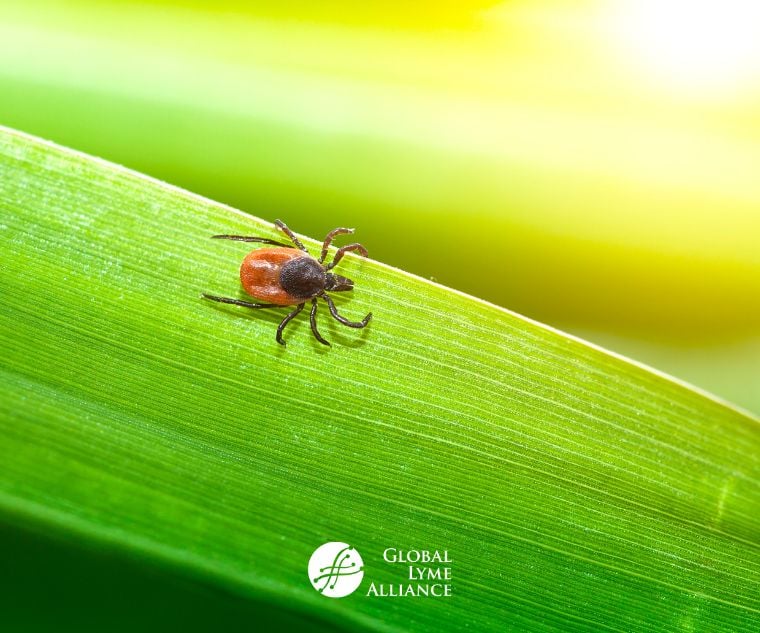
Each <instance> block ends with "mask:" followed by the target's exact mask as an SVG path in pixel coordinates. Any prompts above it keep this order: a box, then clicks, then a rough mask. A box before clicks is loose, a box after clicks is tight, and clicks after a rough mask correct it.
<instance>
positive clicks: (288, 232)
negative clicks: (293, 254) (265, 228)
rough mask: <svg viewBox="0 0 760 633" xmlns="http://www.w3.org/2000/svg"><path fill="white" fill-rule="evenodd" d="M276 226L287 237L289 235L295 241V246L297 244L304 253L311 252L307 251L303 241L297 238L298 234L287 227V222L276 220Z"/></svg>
mask: <svg viewBox="0 0 760 633" xmlns="http://www.w3.org/2000/svg"><path fill="white" fill-rule="evenodd" d="M274 225H275V226H276V227H277V228H278V229H280V230H281V231H282V232H283V233H285V235H287V236H288V237H289V238H290V239H291V240H293V244H295V245H296V246H297V247H298V248H300V249H301V250H302V251H303V252H304V253H308V252H309V251H307V250H306V247H305V246H304V245H303V244H301V240H299V239H298V238H297V237H296V234H295V233H293V231H291V230H290V229H289V228H288V227H287V226H285V222H283V221H282V220H275V221H274Z"/></svg>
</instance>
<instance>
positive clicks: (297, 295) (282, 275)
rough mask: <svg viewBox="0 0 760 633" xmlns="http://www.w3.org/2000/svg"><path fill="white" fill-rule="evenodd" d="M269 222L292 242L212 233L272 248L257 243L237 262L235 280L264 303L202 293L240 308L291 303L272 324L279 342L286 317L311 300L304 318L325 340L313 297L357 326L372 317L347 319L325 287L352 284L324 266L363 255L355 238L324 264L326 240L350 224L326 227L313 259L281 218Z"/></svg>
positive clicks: (288, 319)
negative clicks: (276, 323)
mask: <svg viewBox="0 0 760 633" xmlns="http://www.w3.org/2000/svg"><path fill="white" fill-rule="evenodd" d="M274 225H275V226H276V227H277V228H278V229H279V230H280V231H282V232H283V233H285V235H287V236H288V237H289V238H290V240H291V241H292V242H293V245H290V244H283V243H282V242H277V241H275V240H270V239H267V238H265V237H246V236H243V235H213V236H212V237H213V238H214V239H217V240H234V241H236V242H259V243H261V244H270V245H272V246H273V247H274V248H259V249H257V250H255V251H251V252H250V253H248V255H246V256H245V259H244V260H243V263H242V264H241V265H240V282H241V283H242V284H243V289H244V290H245V291H246V292H247V293H248V294H249V295H251V296H252V297H255V298H256V299H260V300H261V301H266V302H267V303H252V302H250V301H241V300H240V299H231V298H229V297H216V296H214V295H209V294H206V293H203V295H202V297H203V298H204V299H210V300H211V301H218V302H219V303H231V304H232V305H236V306H243V307H244V308H253V309H255V310H258V309H260V308H282V307H285V306H296V309H295V310H293V311H292V312H290V313H289V314H288V315H287V316H286V317H285V318H284V319H283V320H282V322H281V323H280V325H279V326H278V327H277V342H278V343H279V344H280V345H285V341H284V340H283V338H282V333H283V331H284V330H285V327H286V326H287V325H288V323H290V322H291V321H292V320H293V319H294V318H295V317H296V316H297V315H298V314H299V313H300V312H301V311H302V310H303V309H304V307H305V306H306V303H307V302H308V301H311V314H310V316H309V321H310V323H311V331H312V332H313V333H314V338H316V339H317V340H318V341H319V342H320V343H322V344H323V345H329V344H330V343H329V342H328V341H326V340H325V339H324V338H323V337H322V335H321V334H320V333H319V330H318V329H317V307H318V304H319V299H323V300H324V301H325V302H326V303H327V307H328V308H329V310H330V314H331V315H332V316H333V318H334V319H335V320H336V321H338V322H340V323H342V324H343V325H346V326H348V327H353V328H363V327H365V326H366V325H367V323H369V320H370V319H371V318H372V313H371V312H370V313H369V314H368V315H367V316H365V317H364V318H363V319H362V320H361V321H358V322H356V321H349V320H348V319H346V318H345V317H343V316H341V315H340V314H338V310H337V308H336V307H335V303H333V300H332V299H331V298H330V295H328V294H327V292H328V291H330V292H344V291H346V290H351V289H353V287H354V282H353V281H351V280H350V279H348V278H346V277H341V276H340V275H336V274H334V273H332V272H330V271H331V270H332V269H333V268H335V266H337V265H338V263H339V262H340V260H341V259H343V255H345V254H346V253H348V252H350V251H357V252H358V253H359V254H361V255H362V256H363V257H366V256H367V249H366V248H364V247H363V246H362V245H361V244H348V245H346V246H341V247H340V248H339V249H338V250H337V252H336V253H335V257H333V260H332V261H331V262H330V263H329V264H325V263H324V262H325V258H326V257H327V251H328V249H329V248H330V244H331V243H332V241H333V240H334V239H335V238H336V237H337V236H338V235H346V234H350V233H353V232H354V229H345V228H338V229H333V230H332V231H330V232H329V233H328V234H327V236H326V237H325V241H324V242H323V243H322V252H321V254H320V256H319V259H315V258H314V257H312V256H311V255H310V254H309V251H308V250H306V247H305V246H304V245H303V244H302V243H301V241H300V240H299V239H298V238H297V237H296V236H295V234H294V233H293V231H291V230H290V229H289V228H288V227H287V226H285V224H284V223H283V222H282V221H281V220H275V223H274Z"/></svg>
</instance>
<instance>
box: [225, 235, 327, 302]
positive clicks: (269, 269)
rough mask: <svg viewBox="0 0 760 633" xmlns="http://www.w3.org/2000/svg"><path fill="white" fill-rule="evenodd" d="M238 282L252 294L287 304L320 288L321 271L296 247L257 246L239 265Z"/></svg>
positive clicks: (319, 266) (311, 259) (310, 258)
mask: <svg viewBox="0 0 760 633" xmlns="http://www.w3.org/2000/svg"><path fill="white" fill-rule="evenodd" d="M240 282H241V283H242V284H243V289H244V290H245V291H246V292H247V293H248V294H249V295H251V296H252V297H255V298H256V299H260V300H261V301H265V302H267V303H273V304H275V305H280V306H287V305H293V304H296V303H303V302H304V301H306V300H307V299H310V298H311V297H313V296H314V295H316V294H317V293H318V292H319V291H320V290H323V289H324V287H325V273H324V269H323V268H322V266H321V265H320V264H319V262H318V261H316V260H315V259H314V258H313V257H311V256H309V255H307V254H305V253H304V252H303V251H300V250H298V249H295V248H260V249H258V250H255V251H251V252H250V253H248V255H246V257H245V259H244V260H243V263H242V264H241V265H240Z"/></svg>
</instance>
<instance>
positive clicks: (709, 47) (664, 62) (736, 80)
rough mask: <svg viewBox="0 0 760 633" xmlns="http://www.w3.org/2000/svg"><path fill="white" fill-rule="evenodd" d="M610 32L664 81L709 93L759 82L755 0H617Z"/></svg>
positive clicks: (759, 13)
mask: <svg viewBox="0 0 760 633" xmlns="http://www.w3.org/2000/svg"><path fill="white" fill-rule="evenodd" d="M614 22H615V24H614V26H613V31H614V36H615V37H616V38H618V41H619V42H622V43H623V45H624V46H625V47H626V49H627V51H628V53H627V54H628V55H629V56H631V55H632V56H633V57H634V59H635V61H636V62H637V63H639V64H642V65H643V66H645V67H646V69H647V71H648V72H649V73H653V74H655V75H657V76H659V78H660V80H664V81H665V82H667V83H668V84H669V85H671V86H674V87H679V88H684V89H688V90H690V91H691V90H697V91H700V92H705V93H708V94H709V93H711V92H716V91H718V92H719V91H729V92H733V91H734V90H742V89H744V88H747V87H748V86H750V85H752V86H753V87H758V84H759V83H760V81H759V80H760V0H622V1H621V3H620V4H619V5H618V6H617V10H616V11H615V15H614Z"/></svg>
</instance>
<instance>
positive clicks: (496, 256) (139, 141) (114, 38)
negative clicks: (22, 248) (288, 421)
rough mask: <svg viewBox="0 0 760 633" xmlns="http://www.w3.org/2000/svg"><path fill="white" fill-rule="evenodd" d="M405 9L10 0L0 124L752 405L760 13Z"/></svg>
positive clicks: (757, 296) (757, 290)
mask: <svg viewBox="0 0 760 633" xmlns="http://www.w3.org/2000/svg"><path fill="white" fill-rule="evenodd" d="M407 5H408V3H403V2H386V3H381V4H378V5H367V4H363V3H355V2H349V1H347V0H346V1H332V2H326V3H312V2H306V1H302V2H297V1H296V2H292V1H291V2H284V3H272V6H268V7H265V8H261V7H256V6H255V5H253V4H248V3H244V2H232V1H226V2H210V1H208V2H201V1H195V2H193V1H190V0H188V1H184V2H183V1H180V0H177V1H174V2H162V3H147V2H142V3H140V2H111V3H106V2H95V1H94V0H89V1H85V0H80V1H76V2H52V1H50V2H45V1H40V0H31V1H28V2H0V123H2V124H5V125H8V126H11V127H16V128H18V129H21V130H24V131H27V132H30V133H33V134H38V135H40V136H43V137H46V138H50V139H52V140H54V141H57V142H59V143H62V144H65V145H69V146H71V147H74V148H76V149H80V150H82V151H85V152H89V153H92V154H95V155H98V156H102V157H104V158H107V159H109V160H113V161H115V162H118V163H122V164H125V165H127V166H129V167H132V168H134V169H137V170H139V171H142V172H145V173H148V174H150V175H153V176H156V177H158V178H161V179H164V180H167V181H169V182H171V183H173V184H177V185H180V186H182V187H185V188H187V189H190V190H192V191H195V192H197V193H201V194H203V195H206V196H208V197H210V198H213V199H216V200H220V201H222V202H227V203H229V204H232V205H234V206H237V207H239V208H241V209H243V210H246V211H249V212H251V213H253V214H255V215H258V216H261V217H264V218H268V219H271V220H273V219H274V218H276V217H279V218H282V219H284V220H285V221H286V222H288V224H290V226H291V227H292V228H294V229H295V230H296V231H298V232H301V233H306V234H310V235H312V236H314V237H320V236H321V235H323V234H324V233H325V232H326V231H327V230H328V229H330V228H332V227H333V226H335V225H339V224H340V225H354V226H356V227H357V229H358V231H357V238H358V239H360V240H361V241H362V242H363V243H364V244H365V245H366V246H367V247H368V248H369V249H370V254H371V256H373V257H375V258H377V259H381V260H383V261H386V262H388V263H390V264H394V265H397V266H399V267H402V268H405V269H407V270H409V271H411V272H415V273H417V274H420V275H423V276H427V277H434V278H435V279H436V280H437V281H439V282H441V283H443V284H446V285H449V286H452V287H455V288H458V289H460V290H463V291H466V292H469V293H472V294H475V295H478V296H480V297H483V298H485V299H488V300H490V301H493V302H495V303H498V304H500V305H502V306H505V307H507V308H510V309H513V310H515V311H518V312H521V313H523V314H526V315H528V316H530V317H533V318H535V319H538V320H540V321H544V322H546V323H549V324H551V325H554V326H556V327H559V328H562V329H565V330H567V331H570V332H572V333H575V334H578V335H580V336H583V337H584V338H587V339H589V340H591V341H594V342H597V343H600V344H602V345H605V346H607V347H609V348H610V349H613V350H615V351H618V352H621V353H624V354H627V355H629V356H631V357H633V358H636V359H638V360H641V361H644V362H647V363H649V364H651V365H653V366H655V367H657V368H659V369H662V370H664V371H667V372H669V373H672V374H674V375H676V376H678V377H680V378H683V379H686V380H689V381H691V382H693V383H694V384H696V385H698V386H700V387H703V388H705V389H707V390H710V391H713V392H715V393H717V394H719V395H721V396H724V397H725V398H727V399H729V400H732V401H734V402H736V403H737V404H740V405H743V406H744V407H746V408H748V409H750V410H753V411H755V412H758V411H760V3H757V2H754V1H753V0H727V1H724V2H718V1H717V0H714V1H704V0H696V1H692V2H685V1H683V0H670V1H668V0H665V1H661V2H656V1H654V0H618V1H614V2H613V1H609V2H578V1H572V2H571V1H569V0H568V1H566V2H558V1H553V0H552V1H549V0H546V1H542V0H536V1H532V2H528V1H524V2H504V3H493V2H490V3H489V2H482V1H481V2H459V3H442V2H439V3H435V4H434V3H430V2H422V3H416V4H415V5H414V9H410V8H409V7H408V6H407ZM41 212H44V210H41ZM219 230H220V232H223V231H224V230H225V229H224V227H219ZM421 327H424V324H421Z"/></svg>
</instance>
